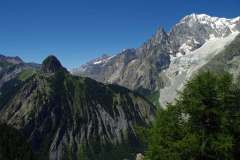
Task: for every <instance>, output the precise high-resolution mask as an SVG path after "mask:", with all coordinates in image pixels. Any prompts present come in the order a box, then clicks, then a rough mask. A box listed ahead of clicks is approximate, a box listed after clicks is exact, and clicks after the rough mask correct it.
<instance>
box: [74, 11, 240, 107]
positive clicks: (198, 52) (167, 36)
mask: <svg viewBox="0 0 240 160" xmlns="http://www.w3.org/2000/svg"><path fill="white" fill-rule="evenodd" d="M239 31H240V17H236V18H233V19H227V18H219V17H211V16H208V15H206V14H191V15H188V16H185V17H184V18H182V19H181V20H180V21H179V22H178V23H177V24H176V25H174V26H173V27H172V29H171V31H170V32H165V31H164V29H163V28H160V29H158V30H157V32H156V34H155V35H154V36H153V37H151V38H150V39H149V40H148V41H147V42H145V43H143V45H142V46H140V47H139V48H136V49H127V50H124V51H123V52H121V53H119V54H116V55H114V56H111V57H110V56H103V57H100V58H97V59H96V60H93V61H90V62H89V63H87V64H85V65H82V66H81V67H80V68H77V69H73V70H72V73H73V74H74V75H81V76H86V77H90V78H93V79H95V80H97V81H100V82H104V83H111V84H112V83H114V84H119V85H122V86H125V87H127V88H129V89H132V90H136V91H138V92H140V93H142V94H143V95H151V94H156V93H158V94H160V95H161V96H160V97H161V98H160V102H161V104H162V105H163V106H164V105H165V104H166V103H167V102H172V101H173V99H174V98H175V97H176V90H181V88H182V86H183V85H184V83H185V82H186V80H188V79H189V78H190V77H191V76H192V74H193V73H194V72H196V71H197V70H198V69H199V68H201V67H202V66H203V65H204V64H206V63H207V62H208V61H210V60H211V59H212V58H213V57H214V56H215V55H217V54H218V53H220V52H221V51H222V50H223V49H224V46H227V45H228V44H230V43H231V42H232V41H233V40H234V38H235V37H236V36H237V34H238V33H239ZM160 92H161V93H160Z"/></svg>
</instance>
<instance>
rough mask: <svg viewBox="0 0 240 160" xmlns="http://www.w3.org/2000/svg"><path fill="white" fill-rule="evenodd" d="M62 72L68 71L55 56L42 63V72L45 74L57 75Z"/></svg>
mask: <svg viewBox="0 0 240 160" xmlns="http://www.w3.org/2000/svg"><path fill="white" fill-rule="evenodd" d="M60 70H65V71H67V70H66V69H65V68H64V67H63V66H62V64H61V63H60V62H59V60H58V59H57V58H56V57H55V56H53V55H50V56H48V57H47V58H46V59H45V60H44V61H43V63H42V66H41V71H42V72H44V73H55V72H57V71H60Z"/></svg>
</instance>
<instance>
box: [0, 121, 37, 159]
mask: <svg viewBox="0 0 240 160" xmlns="http://www.w3.org/2000/svg"><path fill="white" fill-rule="evenodd" d="M0 159H1V160H34V156H33V152H32V149H31V147H30V145H29V144H28V143H27V142H26V139H25V138H24V137H23V136H22V135H21V134H20V133H19V131H17V130H16V129H14V128H11V127H9V126H7V125H5V124H0Z"/></svg>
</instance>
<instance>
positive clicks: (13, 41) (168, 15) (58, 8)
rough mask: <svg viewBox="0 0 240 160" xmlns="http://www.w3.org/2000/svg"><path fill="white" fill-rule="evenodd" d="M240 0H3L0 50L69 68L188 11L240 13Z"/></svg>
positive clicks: (130, 43) (130, 44)
mask: <svg viewBox="0 0 240 160" xmlns="http://www.w3.org/2000/svg"><path fill="white" fill-rule="evenodd" d="M239 6H240V1H239V0H64V1H63V0H1V1H0V54H5V55H9V56H20V57H21V58H22V59H23V60H25V61H27V62H30V61H34V62H38V63H41V61H42V60H43V59H44V58H45V57H46V56H47V55H49V54H54V55H56V56H57V57H58V58H59V59H60V60H61V62H62V64H63V65H64V66H66V67H67V68H72V67H78V66H79V65H80V64H83V63H85V62H87V61H88V60H90V59H92V58H95V57H98V56H100V55H102V54H105V53H106V54H114V53H118V52H119V51H121V50H122V49H124V48H135V47H138V46H140V45H141V44H142V43H143V42H144V41H146V40H147V39H148V38H150V36H152V35H153V34H154V32H155V31H156V29H157V28H158V27H159V26H163V27H164V28H165V29H166V30H167V31H168V30H170V28H171V26H172V25H174V24H175V23H176V22H177V21H179V19H181V18H182V17H183V16H185V15H187V14H190V13H206V14H209V15H212V16H220V17H227V18H232V17H236V16H240V9H239Z"/></svg>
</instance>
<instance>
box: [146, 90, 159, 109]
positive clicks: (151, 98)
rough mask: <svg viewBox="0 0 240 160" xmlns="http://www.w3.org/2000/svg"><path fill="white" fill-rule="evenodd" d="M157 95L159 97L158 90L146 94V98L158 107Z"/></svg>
mask: <svg viewBox="0 0 240 160" xmlns="http://www.w3.org/2000/svg"><path fill="white" fill-rule="evenodd" d="M159 97H160V93H159V91H155V92H153V93H151V94H150V95H148V96H147V99H148V100H149V101H150V102H152V103H153V104H154V105H155V106H156V107H158V108H160V103H159Z"/></svg>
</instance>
